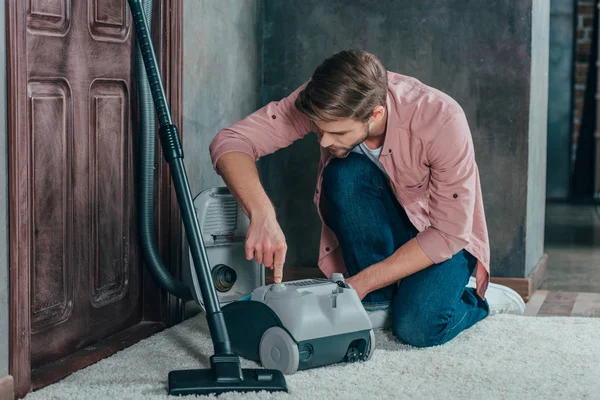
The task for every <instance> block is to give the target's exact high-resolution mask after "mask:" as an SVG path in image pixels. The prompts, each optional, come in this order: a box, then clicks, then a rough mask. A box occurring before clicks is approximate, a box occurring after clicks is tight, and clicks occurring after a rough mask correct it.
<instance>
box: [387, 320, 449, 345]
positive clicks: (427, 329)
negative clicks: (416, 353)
mask: <svg viewBox="0 0 600 400" xmlns="http://www.w3.org/2000/svg"><path fill="white" fill-rule="evenodd" d="M440 322H441V321H439V320H438V319H435V318H433V317H429V316H427V315H418V314H410V315H405V316H402V317H400V318H398V319H396V320H394V321H393V322H392V332H393V334H394V336H396V338H397V339H399V340H400V341H401V342H403V343H406V344H408V345H411V346H414V347H432V346H438V345H440V344H443V343H444V336H445V335H444V328H445V326H444V324H442V323H440Z"/></svg>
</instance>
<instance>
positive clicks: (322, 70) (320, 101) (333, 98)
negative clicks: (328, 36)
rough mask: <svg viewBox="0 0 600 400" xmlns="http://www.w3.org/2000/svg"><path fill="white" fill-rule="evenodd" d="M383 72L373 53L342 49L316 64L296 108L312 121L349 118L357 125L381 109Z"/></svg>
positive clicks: (384, 82) (384, 74)
mask: <svg viewBox="0 0 600 400" xmlns="http://www.w3.org/2000/svg"><path fill="white" fill-rule="evenodd" d="M387 87H388V82H387V71H386V69H385V68H384V66H383V64H382V63H381V61H380V60H379V59H378V58H377V57H376V56H375V55H373V54H371V53H367V52H366V51H362V50H345V51H341V52H339V53H337V54H334V55H333V56H331V57H329V58H328V59H326V60H325V61H323V63H321V65H319V66H318V67H317V68H316V69H315V72H314V73H313V76H312V78H311V80H310V81H309V82H308V84H307V86H306V87H305V88H304V90H303V91H302V92H300V94H299V95H298V98H297V99H296V102H295V106H296V108H297V109H298V110H299V111H300V112H302V113H304V114H305V115H307V116H308V117H309V118H310V119H312V120H316V121H327V122H330V121H334V120H337V119H340V118H352V119H355V120H359V121H361V122H364V121H366V120H367V119H369V117H370V116H371V113H372V111H373V108H375V107H376V106H378V105H382V106H384V107H385V105H386V95H387Z"/></svg>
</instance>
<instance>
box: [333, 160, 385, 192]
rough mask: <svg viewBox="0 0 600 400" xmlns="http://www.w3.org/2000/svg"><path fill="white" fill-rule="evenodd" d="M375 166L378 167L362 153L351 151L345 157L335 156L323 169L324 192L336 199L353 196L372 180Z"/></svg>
mask: <svg viewBox="0 0 600 400" xmlns="http://www.w3.org/2000/svg"><path fill="white" fill-rule="evenodd" d="M373 168H377V167H376V166H375V165H374V164H373V162H371V161H370V160H369V159H368V158H367V157H365V156H363V155H361V154H356V153H350V154H348V156H347V157H345V158H334V159H333V160H331V161H330V162H329V164H328V165H327V167H325V170H324V171H323V192H324V193H325V194H327V195H328V197H335V198H336V199H337V198H340V197H341V196H350V197H351V196H352V195H353V193H356V192H357V191H358V190H360V189H361V188H362V186H363V185H365V184H368V183H370V182H371V181H372V176H373V171H372V169H373Z"/></svg>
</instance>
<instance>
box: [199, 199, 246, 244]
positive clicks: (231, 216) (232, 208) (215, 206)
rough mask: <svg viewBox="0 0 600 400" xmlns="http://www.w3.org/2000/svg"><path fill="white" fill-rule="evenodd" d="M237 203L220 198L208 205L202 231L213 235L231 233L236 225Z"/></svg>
mask: <svg viewBox="0 0 600 400" xmlns="http://www.w3.org/2000/svg"><path fill="white" fill-rule="evenodd" d="M237 215H238V210H237V203H236V201H235V200H234V199H222V200H221V201H220V202H213V203H210V204H209V205H208V208H207V210H206V217H205V219H204V226H203V227H202V231H203V232H205V233H207V234H210V235H213V236H224V235H225V236H226V235H233V234H234V232H235V229H236V227H237Z"/></svg>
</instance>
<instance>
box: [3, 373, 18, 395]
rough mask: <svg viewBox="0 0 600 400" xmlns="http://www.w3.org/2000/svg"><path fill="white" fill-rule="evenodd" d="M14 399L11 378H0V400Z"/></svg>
mask: <svg viewBox="0 0 600 400" xmlns="http://www.w3.org/2000/svg"><path fill="white" fill-rule="evenodd" d="M14 398H15V389H14V382H13V377H12V376H10V375H8V376H5V377H4V378H0V400H13V399H14Z"/></svg>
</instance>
